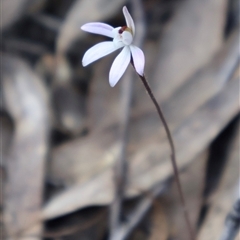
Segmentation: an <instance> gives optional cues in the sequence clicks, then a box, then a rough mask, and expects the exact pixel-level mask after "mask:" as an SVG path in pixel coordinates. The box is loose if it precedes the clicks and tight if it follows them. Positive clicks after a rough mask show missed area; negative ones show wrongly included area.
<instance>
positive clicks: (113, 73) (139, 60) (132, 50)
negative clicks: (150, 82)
mask: <svg viewBox="0 0 240 240" xmlns="http://www.w3.org/2000/svg"><path fill="white" fill-rule="evenodd" d="M123 14H124V17H125V20H126V24H127V26H123V27H117V28H113V27H112V26H110V25H108V24H105V23H100V22H92V23H87V24H84V25H83V26H82V27H81V29H82V30H83V31H86V32H90V33H95V34H100V35H104V36H107V37H110V38H112V39H113V40H112V41H106V42H101V43H98V44H96V45H94V46H93V47H91V48H90V49H88V51H87V52H86V53H85V54H84V56H83V59H82V64H83V66H84V67H85V66H87V65H88V64H90V63H92V62H94V61H96V60H98V59H100V58H102V57H104V56H106V55H108V54H110V53H112V52H114V51H116V50H117V49H120V48H123V49H122V51H121V52H120V53H119V55H118V56H117V57H116V58H115V60H114V61H113V64H112V67H111V69H110V72H109V83H110V85H111V87H114V86H115V85H116V84H117V82H118V81H119V79H120V78H121V77H122V75H123V74H124V72H125V71H126V69H127V66H128V64H129V63H130V61H131V58H132V61H133V65H134V68H135V70H136V72H137V73H138V74H139V75H141V76H143V74H144V64H145V58H144V54H143V51H142V50H141V49H140V48H138V47H136V46H134V45H133V44H132V42H133V38H134V35H135V25H134V22H133V19H132V17H131V15H130V13H129V12H128V10H127V8H126V7H125V6H124V7H123Z"/></svg>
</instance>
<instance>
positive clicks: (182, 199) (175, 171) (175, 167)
mask: <svg viewBox="0 0 240 240" xmlns="http://www.w3.org/2000/svg"><path fill="white" fill-rule="evenodd" d="M138 76H139V77H140V79H141V80H142V83H143V85H144V87H145V88H146V90H147V93H148V95H149V96H150V98H151V100H152V102H153V104H154V105H155V107H156V109H157V112H158V115H159V117H160V120H161V121H162V123H163V126H164V128H165V131H166V133H167V137H168V141H169V144H170V147H171V161H172V166H173V171H174V176H175V179H176V183H177V188H178V191H179V195H180V199H181V204H182V207H183V212H184V218H185V221H186V225H187V229H188V231H189V236H190V239H191V240H194V239H195V237H194V233H193V230H192V228H191V224H190V219H189V216H188V211H187V208H186V203H185V199H184V194H183V191H182V187H181V183H180V178H179V172H178V168H177V163H176V154H175V147H174V143H173V139H172V135H171V132H170V130H169V128H168V125H167V121H166V119H165V117H164V115H163V112H162V110H161V108H160V105H159V104H158V102H157V100H156V98H155V97H154V95H153V92H152V90H151V87H150V85H149V84H148V82H147V80H146V77H145V76H144V75H143V76H141V75H138Z"/></svg>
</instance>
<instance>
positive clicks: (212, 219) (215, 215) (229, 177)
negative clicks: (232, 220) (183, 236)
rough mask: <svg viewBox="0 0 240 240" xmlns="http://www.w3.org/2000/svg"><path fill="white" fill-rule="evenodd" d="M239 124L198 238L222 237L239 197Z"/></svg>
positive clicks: (199, 239)
mask: <svg viewBox="0 0 240 240" xmlns="http://www.w3.org/2000/svg"><path fill="white" fill-rule="evenodd" d="M239 144H240V143H239V126H238V129H237V131H236V134H235V137H234V141H233V142H232V144H231V147H230V148H229V152H228V156H227V157H228V161H227V165H226V167H225V170H224V173H223V177H222V179H221V182H220V184H219V187H218V189H217V190H216V192H215V194H214V196H213V197H212V200H211V203H210V210H209V213H208V215H207V218H206V220H205V221H204V224H203V226H202V227H201V229H200V232H199V235H198V238H197V239H198V240H212V239H220V237H221V234H222V232H223V228H224V222H225V219H226V216H227V214H228V213H229V212H230V210H231V208H232V206H233V204H234V202H235V201H236V200H237V198H238V197H239Z"/></svg>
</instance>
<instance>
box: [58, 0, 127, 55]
mask: <svg viewBox="0 0 240 240" xmlns="http://www.w3.org/2000/svg"><path fill="white" fill-rule="evenodd" d="M124 2H125V0H115V1H109V0H91V1H89V0H76V1H75V3H74V4H73V5H72V7H71V9H70V10H69V12H68V14H67V16H66V19H65V21H64V23H63V25H62V27H61V29H60V33H59V36H58V39H57V52H58V53H64V52H66V51H67V50H68V48H69V47H70V45H71V44H72V43H73V42H74V41H75V40H76V39H77V38H79V37H80V36H83V35H84V32H83V31H80V27H81V26H82V25H83V24H84V23H87V22H96V21H100V20H106V19H107V18H109V17H111V16H113V15H114V14H115V13H116V12H117V11H118V10H119V9H120V7H121V6H122V5H123V4H124Z"/></svg>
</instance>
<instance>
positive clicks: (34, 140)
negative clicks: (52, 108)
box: [1, 55, 49, 235]
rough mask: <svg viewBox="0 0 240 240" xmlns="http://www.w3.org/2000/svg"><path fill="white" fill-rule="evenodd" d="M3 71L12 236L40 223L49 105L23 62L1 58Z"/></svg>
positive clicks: (7, 195) (7, 202)
mask: <svg viewBox="0 0 240 240" xmlns="http://www.w3.org/2000/svg"><path fill="white" fill-rule="evenodd" d="M1 69H2V79H3V95H4V101H5V104H6V109H7V110H8V111H9V114H10V116H11V117H12V118H13V120H14V136H13V140H12V144H11V146H10V151H9V154H8V155H7V156H6V159H5V163H6V166H5V167H6V183H5V188H4V208H5V212H4V224H5V227H6V230H7V234H8V235H13V234H16V233H17V232H18V231H20V230H24V229H25V228H29V227H32V225H31V224H32V223H33V222H36V220H37V219H39V211H40V208H41V205H42V190H43V182H44V179H43V178H44V167H45V160H46V154H47V137H48V127H49V126H48V121H49V119H48V105H47V94H46V89H45V88H44V86H43V85H42V82H41V81H42V80H41V79H39V78H38V77H37V76H36V75H35V74H34V73H33V72H32V70H31V69H30V67H29V66H28V65H27V64H26V63H24V62H23V61H22V60H21V59H18V58H15V57H12V56H8V55H2V61H1ZM37 229H41V227H40V228H39V227H37ZM36 234H37V233H36Z"/></svg>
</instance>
